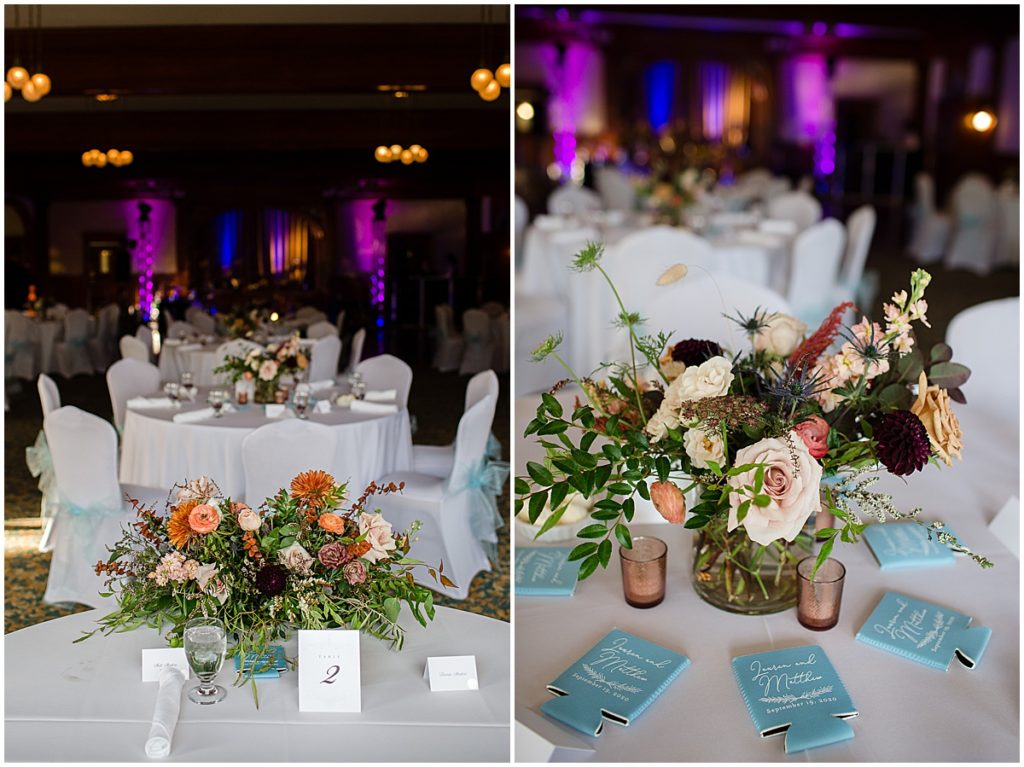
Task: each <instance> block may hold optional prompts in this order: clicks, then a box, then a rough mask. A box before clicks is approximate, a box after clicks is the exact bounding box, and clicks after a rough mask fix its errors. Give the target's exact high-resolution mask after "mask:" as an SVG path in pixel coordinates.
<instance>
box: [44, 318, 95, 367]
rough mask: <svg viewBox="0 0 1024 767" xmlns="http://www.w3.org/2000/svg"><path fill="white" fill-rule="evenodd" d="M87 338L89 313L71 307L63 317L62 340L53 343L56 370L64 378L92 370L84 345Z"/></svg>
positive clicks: (87, 351)
mask: <svg viewBox="0 0 1024 767" xmlns="http://www.w3.org/2000/svg"><path fill="white" fill-rule="evenodd" d="M88 340H89V313H88V312H87V311H85V309H72V310H71V311H69V312H68V314H67V316H66V317H65V318H64V340H63V341H58V342H57V343H55V344H54V345H53V355H54V357H55V358H56V359H57V370H58V371H60V374H61V375H62V376H64V377H65V378H71V377H72V376H75V375H78V374H80V373H81V374H84V375H90V374H92V372H93V366H92V360H91V359H90V358H89V350H88V348H87V346H86V344H87V342H88Z"/></svg>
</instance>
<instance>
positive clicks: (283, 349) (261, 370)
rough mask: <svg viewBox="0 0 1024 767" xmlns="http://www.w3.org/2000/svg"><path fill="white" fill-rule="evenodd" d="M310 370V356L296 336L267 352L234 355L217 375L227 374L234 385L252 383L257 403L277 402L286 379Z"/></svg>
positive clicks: (275, 345)
mask: <svg viewBox="0 0 1024 767" xmlns="http://www.w3.org/2000/svg"><path fill="white" fill-rule="evenodd" d="M308 368H309V356H308V355H307V354H306V352H305V351H303V349H302V347H301V346H300V344H299V334H298V333H295V334H294V335H292V336H291V337H289V338H288V339H286V340H284V341H281V342H280V343H276V344H271V345H270V346H268V347H267V348H266V349H252V350H250V351H249V352H248V353H246V354H245V355H243V356H237V355H230V356H228V357H225V358H224V364H222V365H221V366H219V367H217V368H215V369H214V371H213V372H214V373H227V375H228V378H229V379H230V380H231V382H232V383H237V382H238V381H252V382H253V385H254V388H255V401H256V402H273V401H274V394H275V393H276V392H277V388H278V385H279V384H280V382H281V379H282V378H283V377H284V376H293V377H294V376H296V375H302V374H303V373H304V371H305V370H307V369H308Z"/></svg>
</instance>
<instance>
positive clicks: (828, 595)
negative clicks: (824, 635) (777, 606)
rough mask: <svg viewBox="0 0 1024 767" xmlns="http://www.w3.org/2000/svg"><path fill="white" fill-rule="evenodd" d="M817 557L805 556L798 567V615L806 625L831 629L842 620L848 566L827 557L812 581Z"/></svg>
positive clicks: (807, 626)
mask: <svg viewBox="0 0 1024 767" xmlns="http://www.w3.org/2000/svg"><path fill="white" fill-rule="evenodd" d="M816 559H817V557H813V556H812V557H807V558H805V559H801V560H800V563H799V564H798V565H797V566H796V574H797V580H798V584H799V594H798V597H797V606H796V618H797V620H798V621H800V625H802V626H803V627H804V628H809V629H811V630H812V631H828V630H829V629H830V628H833V627H834V626H835V625H836V624H837V623H839V608H840V606H841V605H842V602H843V582H844V581H845V580H846V568H845V567H843V563H842V562H840V561H839V560H838V559H826V560H825V561H824V562H822V563H821V567H819V568H818V572H816V573H814V580H811V573H812V572H814V562H815V560H816Z"/></svg>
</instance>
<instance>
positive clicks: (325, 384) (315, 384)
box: [309, 378, 334, 391]
mask: <svg viewBox="0 0 1024 767" xmlns="http://www.w3.org/2000/svg"><path fill="white" fill-rule="evenodd" d="M332 386H334V379H333V378H325V379H324V380H323V381H311V382H310V384H309V390H310V391H322V390H324V389H330V388H331V387H332Z"/></svg>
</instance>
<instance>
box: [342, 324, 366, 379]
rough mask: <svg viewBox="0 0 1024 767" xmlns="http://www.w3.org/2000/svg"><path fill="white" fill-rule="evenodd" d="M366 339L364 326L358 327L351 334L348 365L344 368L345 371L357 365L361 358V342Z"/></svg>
mask: <svg viewBox="0 0 1024 767" xmlns="http://www.w3.org/2000/svg"><path fill="white" fill-rule="evenodd" d="M365 341H366V328H359V330H357V331H356V332H355V333H353V334H352V347H351V348H350V349H349V350H348V367H347V368H345V370H346V371H347V372H350V373H351V372H352V371H353V370H355V369H356V366H358V365H359V361H360V360H362V358H363V343H364V342H365Z"/></svg>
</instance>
